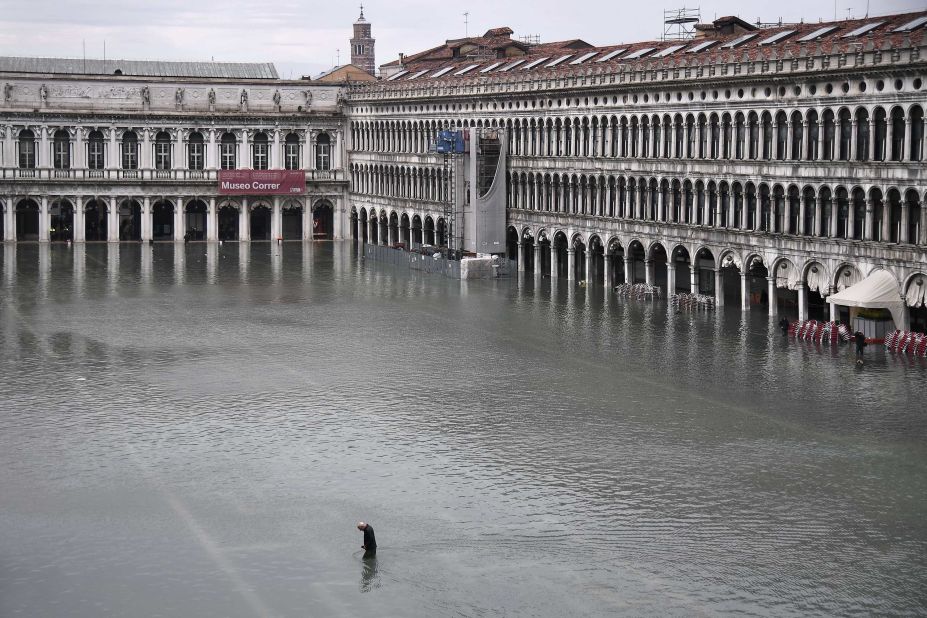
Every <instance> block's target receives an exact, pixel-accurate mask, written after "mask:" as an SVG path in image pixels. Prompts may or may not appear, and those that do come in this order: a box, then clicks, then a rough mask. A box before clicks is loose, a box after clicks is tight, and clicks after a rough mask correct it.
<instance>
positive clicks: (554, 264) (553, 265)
mask: <svg viewBox="0 0 927 618" xmlns="http://www.w3.org/2000/svg"><path fill="white" fill-rule="evenodd" d="M559 270H560V263H559V261H558V260H557V249H556V248H555V247H554V243H553V241H551V243H550V278H551V279H556V278H557V277H558V276H559V274H560V273H559V272H558V271H559Z"/></svg>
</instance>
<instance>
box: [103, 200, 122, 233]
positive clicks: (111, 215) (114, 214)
mask: <svg viewBox="0 0 927 618" xmlns="http://www.w3.org/2000/svg"><path fill="white" fill-rule="evenodd" d="M106 240H107V241H108V242H119V204H117V203H116V198H115V197H111V198H109V209H108V210H107V212H106Z"/></svg>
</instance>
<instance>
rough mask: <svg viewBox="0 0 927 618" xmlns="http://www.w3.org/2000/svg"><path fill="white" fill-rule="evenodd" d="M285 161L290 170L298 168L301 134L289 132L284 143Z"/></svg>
mask: <svg viewBox="0 0 927 618" xmlns="http://www.w3.org/2000/svg"><path fill="white" fill-rule="evenodd" d="M283 163H284V167H285V168H286V169H288V170H298V169H299V168H300V165H299V135H297V134H296V133H289V134H287V136H286V140H285V142H284V145H283Z"/></svg>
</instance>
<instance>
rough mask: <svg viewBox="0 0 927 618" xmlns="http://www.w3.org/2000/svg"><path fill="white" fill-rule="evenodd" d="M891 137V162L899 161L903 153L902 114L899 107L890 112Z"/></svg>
mask: <svg viewBox="0 0 927 618" xmlns="http://www.w3.org/2000/svg"><path fill="white" fill-rule="evenodd" d="M891 136H892V140H891V148H892V151H891V152H892V161H901V159H902V154H903V153H904V112H903V111H902V110H901V108H900V107H896V108H895V109H893V110H892V119H891Z"/></svg>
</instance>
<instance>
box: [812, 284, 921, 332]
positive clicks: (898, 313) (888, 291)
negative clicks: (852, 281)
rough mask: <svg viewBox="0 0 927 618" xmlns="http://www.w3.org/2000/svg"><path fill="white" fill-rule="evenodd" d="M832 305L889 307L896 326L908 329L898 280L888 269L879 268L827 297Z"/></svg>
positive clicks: (871, 307) (872, 307) (870, 307)
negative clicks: (854, 283)
mask: <svg viewBox="0 0 927 618" xmlns="http://www.w3.org/2000/svg"><path fill="white" fill-rule="evenodd" d="M827 302H828V303H830V304H831V305H843V306H845V307H863V308H865V309H888V310H889V311H890V312H891V314H892V319H893V320H894V321H895V328H898V329H901V330H905V329H907V326H908V324H907V312H906V310H905V306H904V300H903V299H902V298H901V292H900V291H899V290H898V281H897V279H895V275H893V274H892V273H890V272H888V271H887V270H877V271H876V272H874V273H872V274H871V275H869V276H868V277H866V278H865V279H863V280H862V281H860V282H859V283H857V284H856V285H852V286H850V287H848V288H846V289H845V290H843V291H841V292H837V293H836V294H831V295H830V296H828V297H827Z"/></svg>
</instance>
